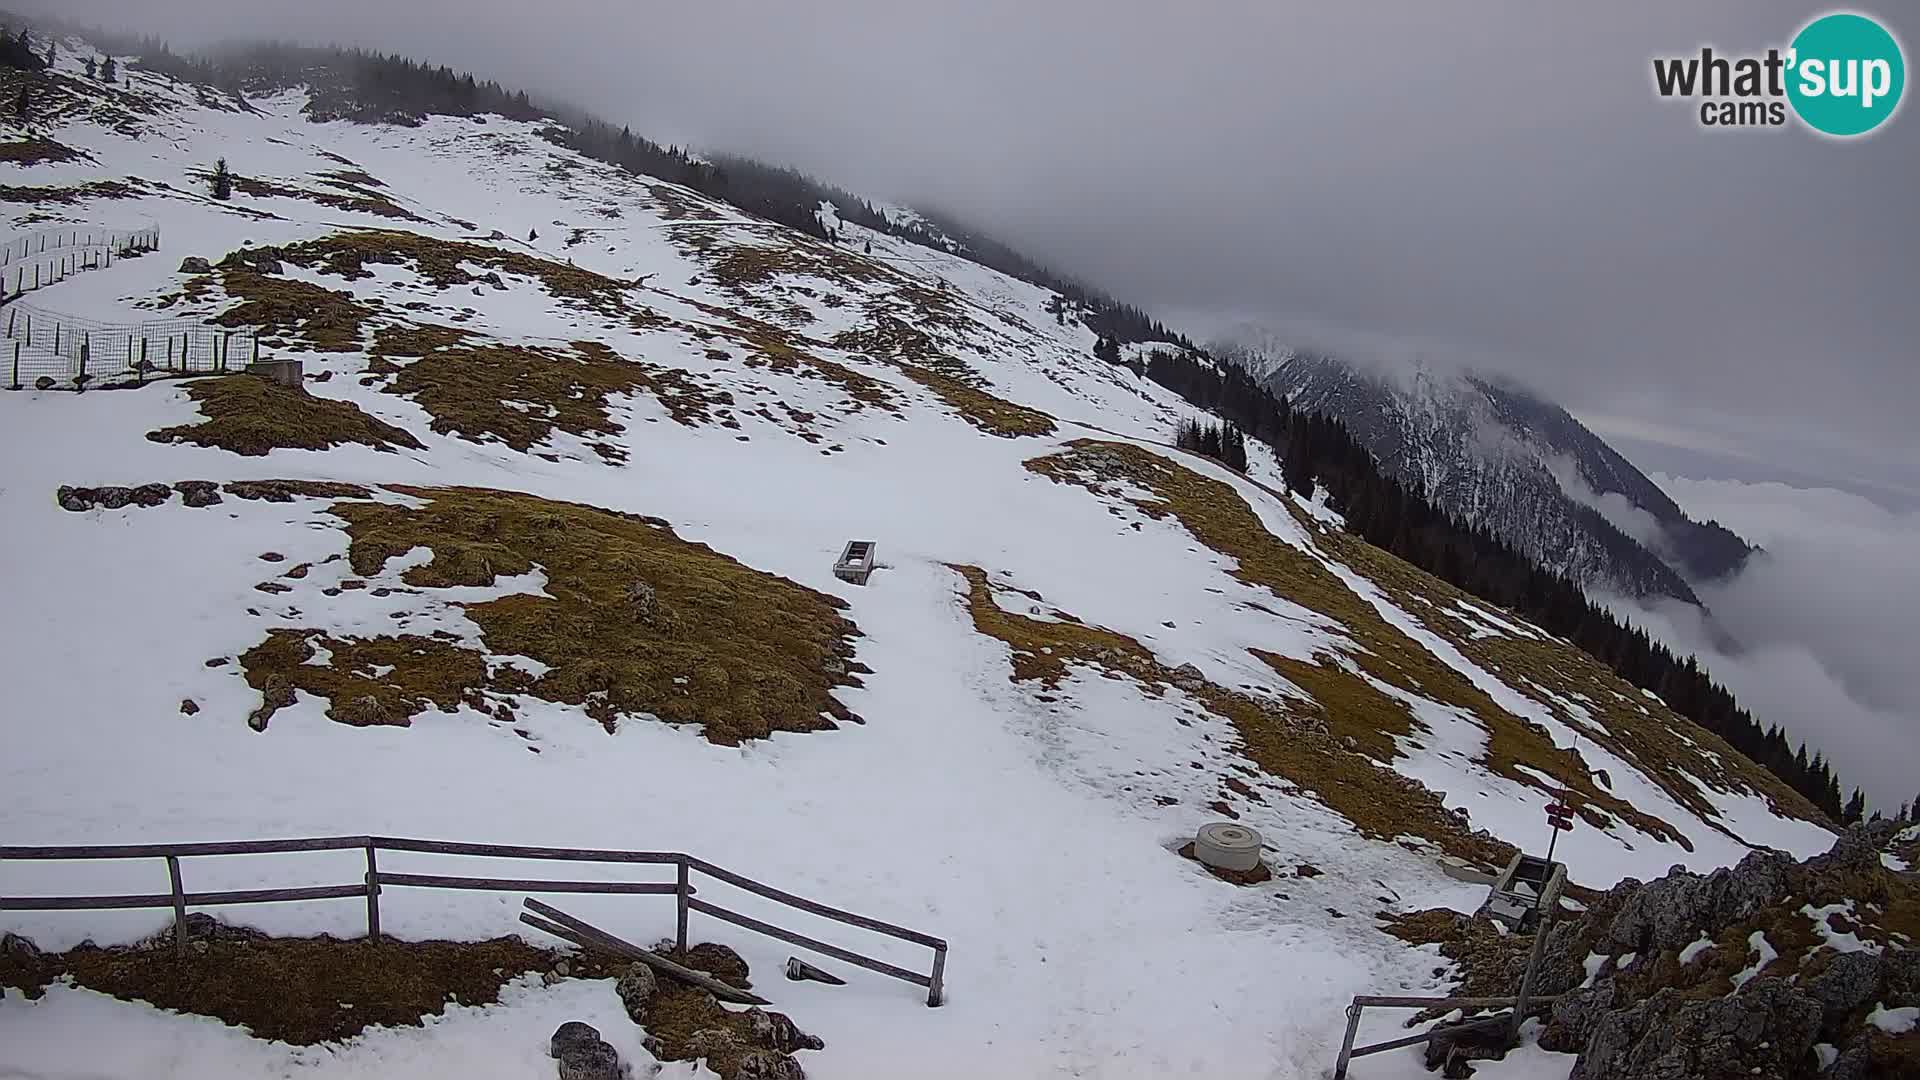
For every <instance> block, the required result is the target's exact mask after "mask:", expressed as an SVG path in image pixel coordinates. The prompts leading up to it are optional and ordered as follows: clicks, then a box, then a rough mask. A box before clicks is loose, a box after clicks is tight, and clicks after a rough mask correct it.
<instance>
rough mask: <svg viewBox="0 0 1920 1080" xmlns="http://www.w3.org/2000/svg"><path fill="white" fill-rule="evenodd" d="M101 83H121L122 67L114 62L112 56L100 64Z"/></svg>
mask: <svg viewBox="0 0 1920 1080" xmlns="http://www.w3.org/2000/svg"><path fill="white" fill-rule="evenodd" d="M100 81H101V82H119V81H120V66H119V65H118V64H115V63H114V62H113V57H111V56H109V57H107V58H106V59H105V60H104V61H102V62H101V64H100Z"/></svg>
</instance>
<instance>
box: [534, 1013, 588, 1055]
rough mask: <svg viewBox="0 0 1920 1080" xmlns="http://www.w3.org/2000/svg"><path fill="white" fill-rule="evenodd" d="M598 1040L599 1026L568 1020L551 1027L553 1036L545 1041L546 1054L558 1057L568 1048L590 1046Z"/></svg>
mask: <svg viewBox="0 0 1920 1080" xmlns="http://www.w3.org/2000/svg"><path fill="white" fill-rule="evenodd" d="M599 1041H600V1029H599V1028H597V1027H594V1026H593V1025H592V1024H588V1023H584V1022H582V1021H579V1020H569V1021H567V1022H566V1023H564V1024H561V1025H560V1026H559V1027H557V1028H554V1029H553V1038H552V1039H551V1040H550V1041H549V1042H548V1043H547V1056H549V1057H559V1056H560V1055H561V1054H563V1053H565V1052H566V1051H568V1050H570V1049H574V1048H577V1047H583V1046H592V1045H593V1044H594V1043H597V1042H599Z"/></svg>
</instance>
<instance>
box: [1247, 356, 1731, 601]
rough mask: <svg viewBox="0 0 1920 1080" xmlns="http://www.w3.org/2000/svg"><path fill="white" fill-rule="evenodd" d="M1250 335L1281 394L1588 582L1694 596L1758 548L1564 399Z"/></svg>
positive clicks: (1467, 513) (1436, 496)
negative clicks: (1363, 362) (1363, 363)
mask: <svg viewBox="0 0 1920 1080" xmlns="http://www.w3.org/2000/svg"><path fill="white" fill-rule="evenodd" d="M1249 344H1252V345H1254V346H1255V348H1254V350H1253V351H1252V352H1251V353H1250V354H1249V356H1250V359H1251V361H1252V363H1253V364H1254V365H1255V367H1257V368H1259V369H1260V372H1259V373H1260V374H1262V375H1264V376H1265V381H1266V383H1267V385H1268V386H1269V387H1270V388H1272V389H1273V390H1274V392H1275V393H1280V394H1285V395H1286V396H1287V398H1288V399H1289V400H1290V401H1291V402H1293V403H1294V405H1295V406H1296V407H1298V408H1301V409H1303V410H1306V411H1311V412H1319V413H1324V414H1326V415H1329V416H1332V417H1335V418H1337V419H1339V420H1340V421H1341V422H1342V423H1344V424H1345V425H1346V426H1347V428H1348V430H1350V431H1351V432H1352V433H1353V435H1354V437H1355V438H1356V439H1358V440H1359V441H1360V443H1361V445H1363V446H1365V447H1367V449H1369V450H1370V451H1372V452H1373V453H1374V455H1375V456H1376V457H1378V458H1379V460H1380V461H1381V462H1382V463H1383V464H1385V465H1386V466H1387V467H1388V468H1389V469H1390V470H1392V471H1393V472H1394V474H1395V475H1397V476H1399V477H1400V478H1402V479H1403V480H1407V481H1412V482H1416V483H1418V484H1419V485H1420V486H1421V488H1422V489H1423V490H1424V491H1425V492H1426V493H1427V496H1428V497H1429V498H1430V499H1432V500H1433V501H1434V503H1435V504H1436V505H1438V506H1440V507H1441V508H1443V509H1445V510H1447V511H1449V512H1451V513H1453V514H1454V515H1456V516H1458V517H1460V518H1461V519H1462V520H1465V521H1468V522H1470V523H1472V524H1475V525H1479V526H1482V527H1484V528H1486V529H1488V530H1490V531H1491V532H1493V533H1494V534H1495V535H1497V536H1499V537H1501V538H1502V539H1504V540H1506V541H1507V542H1508V543H1510V544H1512V545H1513V546H1514V547H1516V548H1518V549H1519V550H1521V551H1523V552H1525V553H1526V554H1527V555H1528V557H1530V558H1531V559H1533V560H1534V561H1535V562H1537V563H1539V564H1540V565H1542V566H1545V567H1547V568H1549V569H1552V570H1555V571H1558V572H1560V573H1562V574H1565V575H1567V576H1569V577H1571V578H1573V579H1574V580H1576V581H1579V582H1581V583H1582V584H1585V585H1590V586H1594V587H1598V588H1601V589H1604V590H1607V591H1610V592H1615V593H1619V594H1623V595H1627V596H1636V597H1642V596H1668V597H1673V598H1676V599H1680V600H1685V601H1688V602H1690V603H1697V602H1698V598H1697V597H1696V596H1695V595H1694V591H1693V589H1692V587H1691V585H1690V584H1689V582H1697V581H1703V580H1710V579H1714V578H1719V577H1723V576H1725V575H1727V574H1730V573H1733V572H1734V571H1736V570H1738V569H1739V568H1740V566H1741V565H1742V563H1743V562H1744V561H1745V559H1746V557H1747V555H1748V554H1749V553H1750V551H1751V549H1750V548H1749V547H1748V546H1747V544H1746V543H1745V542H1744V541H1742V540H1741V539H1740V538H1739V537H1738V536H1735V535H1734V534H1733V533H1731V532H1729V531H1728V530H1727V529H1725V528H1723V527H1721V526H1720V525H1718V524H1717V523H1713V522H1706V523H1702V522H1697V521H1694V520H1692V519H1690V518H1688V517H1687V516H1686V514H1685V513H1684V512H1682V511H1681V509H1680V507H1679V506H1678V505H1677V504H1675V503H1674V501H1673V500H1672V499H1671V498H1670V497H1668V496H1667V494H1666V493H1665V492H1663V491H1661V490H1660V488H1659V486H1658V485H1656V484H1655V483H1654V482H1653V481H1652V480H1649V479H1648V478H1647V477H1646V475H1645V474H1643V473H1642V472H1640V470H1639V469H1637V468H1635V467H1634V465H1633V463H1632V462H1630V461H1628V460H1627V459H1626V458H1624V457H1622V456H1621V455H1620V454H1619V453H1618V452H1616V451H1615V450H1614V449H1613V448H1612V447H1610V446H1608V445H1607V444H1606V442H1605V441H1603V440H1602V439H1601V438H1600V437H1599V436H1597V435H1595V434H1594V433H1593V432H1591V431H1589V430H1588V429H1587V428H1586V427H1585V426H1584V425H1582V424H1581V423H1580V422H1579V421H1578V420H1576V419H1574V418H1573V416H1571V415H1570V414H1568V413H1567V411H1566V410H1565V409H1563V408H1561V407H1559V406H1558V405H1555V404H1553V403H1552V402H1550V401H1546V400H1544V399H1543V398H1541V397H1539V396H1538V395H1536V394H1534V393H1532V392H1531V391H1529V390H1527V389H1525V388H1523V387H1521V386H1519V385H1518V384H1516V383H1513V382H1511V381H1509V380H1505V379H1499V378H1491V377H1485V376H1480V375H1476V374H1473V373H1471V372H1466V371H1457V370H1442V369H1437V368H1432V367H1427V366H1418V365H1417V366H1414V367H1411V368H1409V369H1407V370H1404V371H1397V372H1395V373H1393V374H1391V375H1389V374H1387V373H1385V372H1382V371H1374V370H1369V369H1365V368H1362V367H1359V366H1357V365H1355V364H1352V363H1349V362H1347V361H1343V360H1340V359H1336V358H1331V357H1327V356H1321V355H1313V354H1305V353H1296V352H1293V351H1291V350H1289V349H1286V348H1285V347H1284V346H1280V345H1278V344H1276V343H1275V342H1274V341H1272V340H1270V339H1265V340H1261V341H1258V342H1253V343H1249Z"/></svg>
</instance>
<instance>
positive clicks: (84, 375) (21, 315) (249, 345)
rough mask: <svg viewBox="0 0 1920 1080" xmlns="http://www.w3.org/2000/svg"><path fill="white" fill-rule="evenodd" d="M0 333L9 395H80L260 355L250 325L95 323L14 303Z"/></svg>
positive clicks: (0, 366)
mask: <svg viewBox="0 0 1920 1080" xmlns="http://www.w3.org/2000/svg"><path fill="white" fill-rule="evenodd" d="M0 332H4V334H5V337H4V339H0V373H4V375H5V376H6V379H7V381H6V386H7V388H8V389H11V390H22V389H27V388H29V387H31V388H34V389H41V390H53V389H60V390H86V389H92V388H96V387H101V386H118V385H125V384H128V383H140V382H145V381H146V380H148V379H153V378H160V377H164V376H166V375H185V374H212V373H219V372H225V371H235V370H240V369H243V368H245V367H246V365H247V364H248V363H250V362H252V361H255V360H258V359H259V358H260V338H259V335H258V332H257V331H255V330H254V329H253V328H251V327H226V326H220V325H218V324H215V323H209V322H206V321H203V320H200V319H193V318H172V319H154V320H150V321H147V322H138V323H110V322H101V321H98V320H94V319H83V318H78V317H76V316H72V315H65V314H62V313H60V312H55V311H50V310H48V309H46V308H42V307H37V306H35V305H33V304H28V303H25V302H23V301H19V300H15V301H13V302H12V303H9V304H7V305H6V306H5V307H4V308H0Z"/></svg>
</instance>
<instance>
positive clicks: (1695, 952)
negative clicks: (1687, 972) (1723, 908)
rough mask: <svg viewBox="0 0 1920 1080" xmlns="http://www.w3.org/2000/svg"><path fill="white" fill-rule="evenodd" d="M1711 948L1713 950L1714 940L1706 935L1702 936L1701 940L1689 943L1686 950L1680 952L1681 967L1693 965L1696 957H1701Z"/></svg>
mask: <svg viewBox="0 0 1920 1080" xmlns="http://www.w3.org/2000/svg"><path fill="white" fill-rule="evenodd" d="M1711 948H1713V939H1712V938H1710V937H1708V936H1707V935H1705V934H1701V935H1700V940H1698V941H1693V942H1689V943H1688V944H1687V947H1686V948H1684V949H1681V950H1680V965H1681V966H1682V967H1685V966H1686V965H1688V964H1691V963H1693V960H1694V957H1697V956H1699V955H1700V954H1701V953H1703V952H1706V951H1707V950H1708V949H1711Z"/></svg>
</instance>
